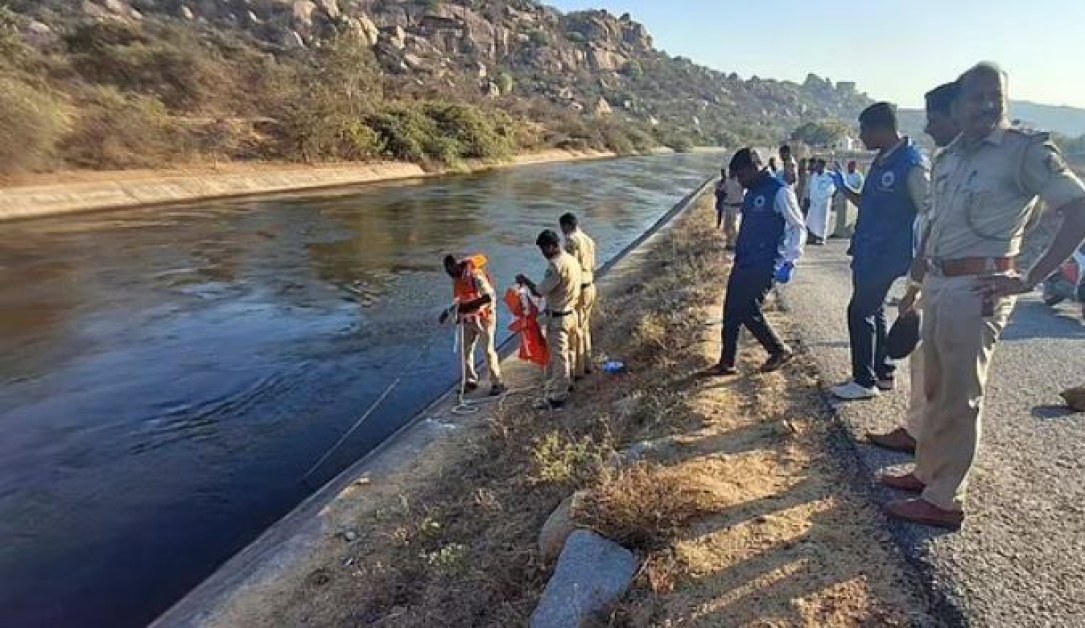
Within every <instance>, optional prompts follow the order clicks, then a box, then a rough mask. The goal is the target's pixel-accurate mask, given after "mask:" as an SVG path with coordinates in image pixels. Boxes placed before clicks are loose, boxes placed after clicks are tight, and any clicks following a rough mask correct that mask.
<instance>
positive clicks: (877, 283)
mask: <svg viewBox="0 0 1085 628" xmlns="http://www.w3.org/2000/svg"><path fill="white" fill-rule="evenodd" d="M859 137H860V139H862V141H863V144H865V145H866V147H867V149H868V150H877V151H878V155H877V156H876V157H875V158H874V163H872V164H871V166H870V171H869V172H868V174H867V180H866V184H865V186H864V187H863V190H862V194H860V193H859V192H857V191H855V190H852V189H851V188H849V187H847V185H845V181H844V176H843V174H842V173H840V172H839V171H836V172H835V173H834V177H835V179H836V184H837V186H838V187H839V188H840V190H841V191H842V192H843V193H844V194H845V195H846V196H847V197H848V199H849V200H850V201H851V202H853V203H855V204H856V205H857V206H858V207H859V217H858V219H857V220H856V223H855V235H854V236H852V241H851V254H852V263H851V268H852V286H853V291H852V297H851V302H850V303H849V304H848V333H849V335H850V337H851V370H852V379H851V381H849V382H847V383H845V384H841V385H840V386H834V387H833V388H831V389H830V392H832V394H833V395H835V396H836V397H839V398H841V399H846V400H856V399H870V398H872V397H876V396H878V394H879V392H880V391H882V390H892V389H893V388H894V386H895V384H894V378H893V376H894V372H895V366H894V365H893V363H892V361H891V360H889V358H888V356H887V355H886V345H885V338H886V322H885V300H886V297H887V296H888V295H889V289H890V288H891V287H892V285H893V282H895V281H896V280H897V279H899V278H901V277H903V276H904V275H905V274H907V272H908V269H909V268H910V267H911V264H912V256H913V237H914V224H915V219H916V216H917V215H918V214H919V213H920V212H921V210H922V209H923V207H924V204H925V203H926V202H927V195H928V193H929V190H930V174H929V166H928V164H927V159H926V157H924V156H923V153H922V152H920V150H919V148H918V147H917V146H916V145H915V143H913V142H912V140H911V139H909V138H907V137H903V136H901V134H900V132H899V131H898V130H897V114H896V110H895V108H894V107H893V106H892V105H890V104H889V103H884V102H880V103H875V104H873V105H871V106H869V107H867V108H866V109H865V110H864V111H863V112H862V113H861V114H860V115H859Z"/></svg>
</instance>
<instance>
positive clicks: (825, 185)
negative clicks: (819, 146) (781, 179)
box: [806, 159, 836, 245]
mask: <svg viewBox="0 0 1085 628" xmlns="http://www.w3.org/2000/svg"><path fill="white" fill-rule="evenodd" d="M808 185H809V189H810V191H809V194H810V196H809V198H810V204H809V210H808V211H807V214H806V229H807V231H808V232H809V234H810V237H809V239H808V242H809V243H810V244H816V245H822V244H825V238H826V237H828V235H829V214H830V212H831V211H832V203H833V195H834V194H836V184H835V183H833V177H832V176H831V175H829V174H828V173H827V172H825V160H824V159H816V160H814V172H813V174H811V176H810V181H809V183H808Z"/></svg>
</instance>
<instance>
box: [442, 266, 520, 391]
mask: <svg viewBox="0 0 1085 628" xmlns="http://www.w3.org/2000/svg"><path fill="white" fill-rule="evenodd" d="M444 266H445V272H446V273H448V276H449V277H451V278H452V293H453V296H454V297H455V299H456V302H455V304H454V305H453V307H452V308H449V309H447V310H445V311H444V312H442V313H441V316H440V322H441V323H442V324H443V323H444V322H445V321H447V320H448V318H449V317H450V316H452V315H453V314H455V315H456V318H457V323H458V324H460V325H462V326H463V337H462V342H461V345H460V349H461V350H460V354H461V355H460V358H461V359H462V360H463V371H464V390H466V391H473V390H475V389H477V388H478V379H479V378H478V373H477V372H476V371H475V346H476V345H477V344H478V341H479V339H481V340H482V351H483V353H484V354H485V355H486V368H488V369H489V371H490V395H491V396H497V395H500V394H502V393H504V392H505V384H504V382H503V381H502V379H501V360H500V358H499V357H498V355H497V312H496V311H495V310H494V303H495V302H496V301H497V296H496V293H495V292H494V288H493V285H492V283H491V281H490V279H489V277H487V275H486V270H485V266H486V258H485V257H484V256H482V255H475V256H472V257H469V258H467V259H464V260H462V261H460V260H457V259H456V258H455V257H453V256H451V255H446V256H445V259H444Z"/></svg>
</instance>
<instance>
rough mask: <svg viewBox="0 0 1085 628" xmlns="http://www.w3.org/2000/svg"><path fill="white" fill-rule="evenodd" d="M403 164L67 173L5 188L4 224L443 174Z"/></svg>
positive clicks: (540, 158)
mask: <svg viewBox="0 0 1085 628" xmlns="http://www.w3.org/2000/svg"><path fill="white" fill-rule="evenodd" d="M615 156H616V155H615V154H614V153H610V152H603V151H582V152H574V151H565V150H550V151H544V152H540V153H532V154H527V155H520V156H518V157H516V158H514V159H513V160H512V161H509V162H501V163H482V162H478V163H471V164H468V165H467V167H466V171H469V172H477V171H484V170H492V169H495V168H505V167H511V166H521V165H529V164H540V163H558V162H566V161H582V160H589V159H606V158H611V157H615ZM446 173H447V171H433V172H427V171H426V170H423V169H422V167H421V166H419V165H417V164H411V163H403V162H379V163H373V164H336V165H319V166H286V165H284V166H270V165H262V166H256V165H227V166H223V167H222V168H220V169H213V168H206V169H197V170H170V171H161V172H155V171H142V172H112V173H69V174H67V175H64V174H62V175H58V176H57V179H59V181H56V182H50V183H44V182H43V183H38V181H40V180H41V179H40V178H36V179H35V180H34V181H33V182H30V183H28V184H25V185H11V186H6V187H2V188H0V220H17V219H25V218H35V217H40V216H50V215H57V214H65V213H71V212H80V211H93V210H105V209H120V208H125V207H138V206H146V205H165V204H173V203H188V202H192V201H200V200H207V199H215V198H229V197H239V196H255V195H264V194H275V193H282V192H290V191H298V190H316V189H321V188H332V187H341V186H350V185H359V184H364V183H377V182H381V181H394V180H402V179H415V178H424V177H432V176H439V175H442V174H446Z"/></svg>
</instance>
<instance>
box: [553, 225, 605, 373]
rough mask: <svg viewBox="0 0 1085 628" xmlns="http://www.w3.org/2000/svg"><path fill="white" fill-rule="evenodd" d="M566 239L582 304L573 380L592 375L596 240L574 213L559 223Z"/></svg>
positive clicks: (578, 314)
mask: <svg viewBox="0 0 1085 628" xmlns="http://www.w3.org/2000/svg"><path fill="white" fill-rule="evenodd" d="M558 225H559V226H560V227H561V233H562V235H564V236H565V252H566V253H568V254H569V255H572V256H573V257H574V258H576V261H577V262H578V263H579V264H580V300H579V301H577V305H576V318H577V321H576V332H575V336H574V338H573V339H572V345H573V358H572V369H573V378H574V379H576V378H579V377H580V376H581V375H590V374H591V371H592V369H591V313H592V309H594V308H595V298H596V292H595V240H592V239H591V238H590V237H588V234H586V233H584V230H583V229H581V228H580V223H579V221H578V220H577V219H576V216H575V215H574V214H572V213H566V214H563V215H562V216H561V218H559V219H558Z"/></svg>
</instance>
